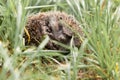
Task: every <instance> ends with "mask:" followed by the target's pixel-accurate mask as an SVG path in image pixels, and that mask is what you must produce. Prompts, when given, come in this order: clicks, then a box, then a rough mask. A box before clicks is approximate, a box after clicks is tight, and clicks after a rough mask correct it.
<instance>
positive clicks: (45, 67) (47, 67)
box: [0, 0, 120, 80]
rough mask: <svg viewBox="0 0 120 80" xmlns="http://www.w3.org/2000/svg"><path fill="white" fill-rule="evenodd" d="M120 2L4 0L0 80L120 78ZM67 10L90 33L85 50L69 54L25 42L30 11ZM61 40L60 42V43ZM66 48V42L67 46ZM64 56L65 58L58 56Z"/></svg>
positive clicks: (0, 11) (0, 19)
mask: <svg viewBox="0 0 120 80" xmlns="http://www.w3.org/2000/svg"><path fill="white" fill-rule="evenodd" d="M119 3H120V1H119V0H0V80H120V41H119V40H120V37H119V36H120V25H119V24H120V14H119V13H120V4H119ZM51 10H52V11H63V12H66V13H69V14H72V15H74V16H75V18H76V19H77V20H78V21H79V23H80V24H81V27H82V28H83V31H84V33H85V36H86V37H85V39H84V40H83V42H82V45H81V47H80V48H77V47H75V46H72V42H73V40H72V39H71V45H70V46H67V47H70V53H69V54H68V55H63V54H61V53H60V52H61V51H58V50H44V49H43V48H44V47H45V45H46V43H47V42H48V37H45V39H44V40H43V41H42V42H41V43H40V45H39V46H38V47H33V46H25V40H24V38H23V33H24V27H25V25H26V19H27V17H28V16H29V15H31V14H34V13H38V12H46V11H51ZM58 44H59V43H58ZM62 46H66V45H62ZM53 56H58V57H59V60H61V62H60V61H59V60H58V59H56V58H54V57H53Z"/></svg>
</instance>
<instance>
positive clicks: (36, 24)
mask: <svg viewBox="0 0 120 80" xmlns="http://www.w3.org/2000/svg"><path fill="white" fill-rule="evenodd" d="M44 35H48V36H49V38H50V41H49V42H48V43H47V45H46V46H45V49H48V50H67V49H65V48H64V47H62V46H60V45H58V44H55V43H53V42H52V41H51V40H55V41H58V42H60V43H62V44H64V45H67V46H69V45H70V41H71V39H72V37H73V36H74V37H73V44H74V46H76V47H80V46H81V43H82V37H83V31H82V28H81V27H80V24H79V22H78V21H77V20H76V19H75V18H74V17H73V16H72V15H68V14H67V13H65V12H59V11H49V12H40V13H37V14H34V15H31V16H29V17H28V19H27V23H26V26H25V31H24V36H23V37H24V38H25V45H27V46H39V44H40V43H41V42H42V40H43V37H44Z"/></svg>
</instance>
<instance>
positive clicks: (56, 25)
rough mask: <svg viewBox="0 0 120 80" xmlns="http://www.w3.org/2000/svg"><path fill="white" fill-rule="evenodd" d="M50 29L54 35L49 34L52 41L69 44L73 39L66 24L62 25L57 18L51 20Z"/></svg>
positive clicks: (53, 17)
mask: <svg viewBox="0 0 120 80" xmlns="http://www.w3.org/2000/svg"><path fill="white" fill-rule="evenodd" d="M49 29H50V30H51V32H52V33H50V34H49V33H48V34H49V35H50V36H51V38H52V39H55V40H57V41H63V42H67V40H68V39H69V38H71V37H72V32H71V31H70V30H69V29H68V28H66V26H65V25H64V24H62V23H60V20H59V19H58V18H57V17H56V16H52V17H50V18H49ZM66 33H67V34H66Z"/></svg>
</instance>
